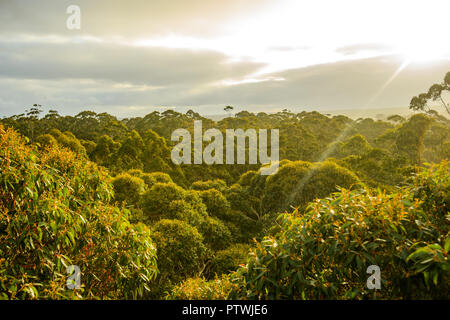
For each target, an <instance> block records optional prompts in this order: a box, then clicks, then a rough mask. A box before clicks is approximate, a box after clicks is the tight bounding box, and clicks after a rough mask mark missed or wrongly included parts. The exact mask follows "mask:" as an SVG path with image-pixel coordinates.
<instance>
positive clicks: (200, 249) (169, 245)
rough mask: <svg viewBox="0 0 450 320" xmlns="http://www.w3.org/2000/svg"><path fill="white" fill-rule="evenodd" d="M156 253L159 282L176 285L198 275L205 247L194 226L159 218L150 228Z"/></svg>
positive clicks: (204, 256)
mask: <svg viewBox="0 0 450 320" xmlns="http://www.w3.org/2000/svg"><path fill="white" fill-rule="evenodd" d="M152 238H153V240H154V241H155V243H156V247H157V250H158V268H159V269H160V270H161V275H160V277H159V281H160V282H164V281H172V282H177V281H180V280H183V279H185V278H187V277H192V276H195V275H197V273H199V272H200V271H201V269H202V268H203V266H204V260H205V258H206V253H207V250H206V247H205V246H204V244H203V236H202V235H201V234H200V233H199V232H198V231H197V229H196V228H195V227H192V226H190V225H189V224H188V223H186V222H184V221H180V220H168V219H162V220H160V221H158V222H157V223H156V224H155V226H154V227H153V228H152Z"/></svg>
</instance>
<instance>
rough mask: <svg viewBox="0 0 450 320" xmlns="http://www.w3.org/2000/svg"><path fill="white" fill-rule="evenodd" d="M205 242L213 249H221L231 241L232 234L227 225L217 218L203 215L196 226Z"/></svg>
mask: <svg viewBox="0 0 450 320" xmlns="http://www.w3.org/2000/svg"><path fill="white" fill-rule="evenodd" d="M198 231H200V232H201V234H202V235H203V237H204V239H205V240H204V242H205V244H207V245H208V247H209V248H210V249H212V250H214V251H216V250H222V249H224V248H226V247H228V246H229V245H230V244H231V243H232V242H233V235H232V234H231V232H230V230H229V229H228V228H227V226H226V225H225V224H224V223H223V222H222V221H220V220H219V219H217V218H212V217H205V218H204V219H203V220H202V221H201V222H200V225H199V226H198Z"/></svg>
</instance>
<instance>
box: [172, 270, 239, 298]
mask: <svg viewBox="0 0 450 320" xmlns="http://www.w3.org/2000/svg"><path fill="white" fill-rule="evenodd" d="M235 287H236V285H235V284H234V283H233V282H232V281H231V279H230V276H228V275H224V276H222V277H221V278H217V279H214V280H209V281H208V280H205V279H204V278H190V279H187V280H185V281H183V282H182V283H180V284H178V285H177V286H175V287H174V288H173V289H172V291H171V292H170V293H169V294H168V295H167V296H166V299H168V300H226V299H227V298H228V295H229V294H230V292H231V291H232V290H233V289H234V288H235Z"/></svg>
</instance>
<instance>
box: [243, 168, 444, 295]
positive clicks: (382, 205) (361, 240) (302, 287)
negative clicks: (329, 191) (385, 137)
mask: <svg viewBox="0 0 450 320" xmlns="http://www.w3.org/2000/svg"><path fill="white" fill-rule="evenodd" d="M443 167H444V168H445V169H443V168H442V167H441V168H440V169H435V170H432V171H425V172H423V173H422V174H421V179H425V177H426V179H425V180H426V181H429V179H430V178H431V179H432V180H434V182H437V181H443V180H444V179H446V180H447V181H448V167H447V165H444V166H443ZM436 175H437V177H439V178H437V177H436ZM419 181H421V180H420V179H419ZM434 182H433V183H432V184H433V185H434V187H435V188H437V189H439V187H438V184H434ZM419 185H421V186H423V184H422V183H419ZM445 188H448V182H447V186H446V187H445ZM415 190H417V186H416V189H415ZM427 194H429V193H427ZM432 194H434V193H432ZM443 195H445V196H444V197H442V196H443ZM414 198H415V196H414V193H413V192H412V190H411V189H410V188H405V189H403V190H402V191H401V192H400V193H398V194H393V195H386V194H384V193H381V192H378V193H377V192H371V191H368V190H361V191H347V190H342V191H341V192H340V193H336V194H334V195H333V197H331V198H327V199H322V200H317V201H315V202H313V203H312V204H310V206H309V207H308V210H306V212H304V213H300V212H298V211H295V212H294V213H293V214H285V215H282V216H281V218H282V231H281V232H280V233H279V234H277V235H276V236H275V237H267V238H266V239H265V240H264V241H262V242H261V243H260V244H259V246H258V247H257V248H256V249H255V250H254V251H253V257H252V258H251V259H250V260H249V263H248V265H247V266H246V267H245V268H241V269H240V270H239V271H238V273H240V274H241V276H242V278H241V280H240V281H241V282H240V283H241V286H242V287H241V289H240V290H238V291H237V292H235V294H236V295H235V297H240V298H268V299H346V298H357V299H361V298H382V299H399V298H400V299H401V298H419V299H422V298H427V299H428V298H441V299H442V298H448V281H449V273H448V271H449V263H448V250H449V249H450V239H449V221H448V219H449V217H448V209H445V210H447V211H445V212H443V211H440V210H439V209H437V210H436V211H435V215H434V214H433V213H432V211H431V212H428V213H427V212H425V211H424V209H425V208H428V206H430V205H431V207H433V208H439V207H440V206H439V205H437V206H436V204H442V199H444V198H447V199H448V192H444V193H440V192H437V196H436V197H434V196H433V199H435V200H432V201H428V200H427V198H425V201H424V202H423V199H420V200H419V199H418V198H416V199H414ZM427 203H428V204H427ZM441 208H442V207H441ZM444 215H445V218H444ZM369 265H377V266H379V267H380V269H381V279H382V289H381V290H379V291H373V290H369V289H367V287H366V279H367V278H368V275H367V273H366V269H367V267H368V266H369Z"/></svg>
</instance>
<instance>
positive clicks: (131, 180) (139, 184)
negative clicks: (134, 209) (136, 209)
mask: <svg viewBox="0 0 450 320" xmlns="http://www.w3.org/2000/svg"><path fill="white" fill-rule="evenodd" d="M112 185H113V187H114V195H115V199H116V200H117V201H119V202H120V203H122V202H126V203H127V204H130V205H135V204H137V203H138V202H139V200H140V196H141V194H142V193H143V192H144V187H145V183H144V181H143V180H142V179H141V178H137V177H133V176H131V175H129V174H127V173H123V174H119V175H117V176H116V177H115V178H114V179H113V180H112Z"/></svg>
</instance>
